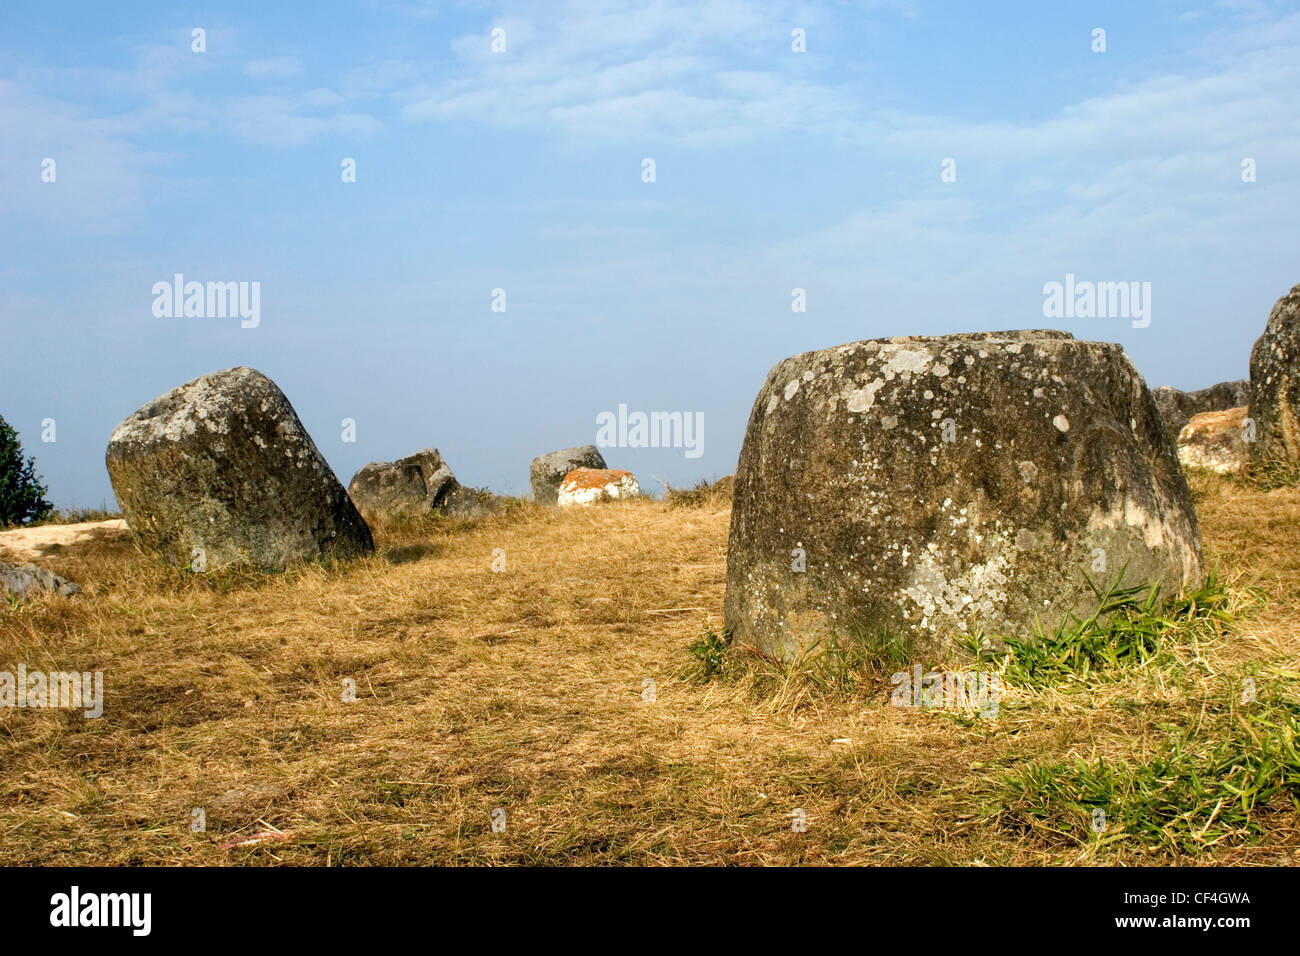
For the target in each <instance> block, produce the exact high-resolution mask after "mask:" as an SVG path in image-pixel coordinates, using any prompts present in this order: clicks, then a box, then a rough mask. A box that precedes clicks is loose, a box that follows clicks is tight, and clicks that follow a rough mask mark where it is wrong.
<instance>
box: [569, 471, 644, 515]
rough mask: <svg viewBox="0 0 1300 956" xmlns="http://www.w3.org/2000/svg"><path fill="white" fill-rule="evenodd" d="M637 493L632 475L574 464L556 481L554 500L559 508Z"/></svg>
mask: <svg viewBox="0 0 1300 956" xmlns="http://www.w3.org/2000/svg"><path fill="white" fill-rule="evenodd" d="M640 493H641V487H640V485H638V484H637V481H636V476H635V475H633V474H632V473H631V472H630V471H619V470H618V469H616V468H575V469H573V470H572V471H571V472H569V473H568V474H567V475H565V476H564V480H563V481H562V482H560V492H559V496H558V500H557V504H559V506H560V507H561V508H568V507H572V506H574V505H593V504H595V503H596V502H598V501H610V500H612V499H615V498H634V497H636V496H637V495H639V494H640Z"/></svg>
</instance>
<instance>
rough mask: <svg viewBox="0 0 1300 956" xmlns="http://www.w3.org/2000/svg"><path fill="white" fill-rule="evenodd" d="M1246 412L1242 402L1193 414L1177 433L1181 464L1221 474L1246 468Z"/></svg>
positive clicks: (1248, 450)
mask: <svg viewBox="0 0 1300 956" xmlns="http://www.w3.org/2000/svg"><path fill="white" fill-rule="evenodd" d="M1247 412H1248V409H1247V408H1246V407H1245V406H1244V405H1243V406H1241V407H1240V408H1229V409H1227V410H1226V411H1222V412H1201V414H1199V415H1193V416H1192V418H1191V420H1190V421H1189V422H1188V423H1187V424H1186V425H1184V426H1183V430H1182V431H1181V432H1179V433H1178V460H1179V461H1180V462H1182V464H1183V467H1184V468H1203V469H1206V470H1208V471H1215V472H1219V473H1220V474H1226V473H1228V472H1234V471H1240V470H1241V469H1242V468H1243V467H1245V465H1246V464H1247V462H1248V461H1249V458H1250V446H1249V443H1248V442H1247V440H1246V438H1247V434H1248V422H1247Z"/></svg>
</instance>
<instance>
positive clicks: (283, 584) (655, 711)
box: [0, 478, 1300, 865]
mask: <svg viewBox="0 0 1300 956" xmlns="http://www.w3.org/2000/svg"><path fill="white" fill-rule="evenodd" d="M1196 485H1197V495H1198V506H1199V510H1200V514H1201V522H1202V530H1203V533H1204V536H1205V541H1206V551H1207V554H1208V555H1209V556H1210V557H1211V558H1212V559H1213V558H1217V559H1218V560H1219V561H1220V562H1221V568H1222V569H1223V570H1224V571H1226V572H1229V573H1231V574H1236V575H1241V576H1243V578H1242V579H1243V580H1246V579H1251V580H1257V581H1258V583H1259V585H1260V586H1261V587H1262V588H1263V589H1264V591H1265V592H1266V594H1267V596H1268V603H1267V604H1266V605H1265V607H1264V609H1263V611H1262V612H1261V615H1260V616H1259V618H1258V619H1256V620H1254V621H1252V622H1250V623H1249V624H1248V625H1247V626H1245V627H1244V628H1243V629H1242V631H1241V633H1239V634H1236V635H1234V636H1233V637H1232V639H1231V640H1228V641H1224V642H1221V643H1220V644H1219V645H1217V646H1214V647H1202V648H1200V649H1199V653H1200V655H1201V657H1202V658H1203V659H1204V663H1205V666H1206V668H1208V670H1209V671H1212V672H1213V673H1216V674H1218V673H1230V672H1232V671H1233V669H1234V668H1238V667H1240V666H1242V665H1243V664H1244V663H1247V662H1258V663H1262V664H1265V665H1267V666H1269V667H1274V668H1282V669H1288V668H1289V669H1290V671H1292V672H1294V671H1296V670H1297V669H1300V639H1298V638H1297V623H1298V622H1300V588H1298V587H1297V585H1298V584H1300V491H1297V490H1296V489H1282V490H1277V491H1273V492H1269V493H1264V492H1259V491H1252V490H1248V489H1244V488H1242V487H1239V486H1237V485H1234V484H1232V483H1230V482H1228V481H1225V480H1221V479H1213V478H1201V479H1197V482H1196ZM728 520H729V513H728V511H727V509H726V507H725V505H719V504H718V503H717V502H716V501H713V500H706V501H705V503H704V504H703V505H702V506H695V507H689V506H688V507H675V508H669V507H667V506H666V505H665V504H664V503H662V502H656V501H648V500H633V501H626V502H616V503H611V504H606V505H602V506H598V507H594V508H590V509H569V510H564V511H560V510H554V509H552V510H543V509H537V508H533V507H525V508H522V509H519V510H516V511H514V512H512V513H511V514H508V515H504V516H498V517H494V518H490V519H487V520H486V521H484V522H483V523H481V524H479V525H477V526H470V525H464V524H455V523H449V522H437V521H431V522H427V523H423V524H421V523H408V524H405V525H401V526H396V527H392V528H387V529H384V528H381V529H377V534H376V538H377V541H378V543H379V545H380V551H379V553H377V554H376V555H375V556H373V557H371V558H368V559H366V560H363V561H358V562H355V563H353V564H350V565H340V566H335V567H328V568H326V567H319V566H306V567H303V568H300V569H296V570H294V571H291V572H289V573H287V574H284V575H277V576H269V577H263V576H258V575H254V574H243V573H229V574H222V575H210V576H206V577H201V576H194V575H189V574H187V573H185V572H182V571H178V570H174V569H168V568H164V567H162V566H160V565H158V564H156V563H154V562H153V561H151V560H150V559H148V558H146V557H144V556H142V555H139V554H137V553H136V552H135V551H133V550H132V549H131V547H130V545H129V544H128V543H126V542H123V541H113V540H98V541H93V542H89V543H86V544H84V545H80V546H77V547H69V548H65V549H63V550H61V551H59V552H57V553H56V554H54V555H53V556H51V557H49V558H47V559H45V560H44V562H43V563H45V564H46V565H47V566H48V567H50V568H51V569H52V570H54V571H56V572H58V573H60V574H63V575H65V576H66V577H70V578H72V579H73V580H76V581H78V582H80V583H81V584H82V585H83V586H84V587H85V589H86V593H85V594H84V595H82V596H81V597H79V598H75V599H70V600H69V599H59V598H41V599H38V600H35V601H32V602H29V603H26V604H22V605H17V606H13V605H5V604H0V669H10V670H13V669H15V668H16V666H17V664H18V663H19V662H22V663H24V664H25V665H26V666H27V667H28V668H29V669H44V670H74V669H75V670H102V671H103V672H104V675H105V690H106V698H107V701H106V704H105V709H104V716H103V717H102V718H101V719H98V720H87V719H85V718H84V717H83V716H81V714H80V713H70V712H65V711H48V710H47V711H38V710H12V709H7V710H3V711H0V863H3V864H33V863H51V864H53V863H59V864H158V865H171V864H203V865H224V864H236V865H246V864H276V863H286V864H320V865H325V864H329V865H338V864H466V863H472V864H486V863H510V864H529V863H541V864H570V863H572V864H609V863H632V864H649V865H655V864H967V865H969V864H975V865H978V864H1070V863H1076V862H1083V863H1103V864H1111V863H1133V862H1156V863H1235V864H1241V863H1265V864H1268V863H1273V864H1276V863H1295V862H1300V856H1297V854H1298V853H1300V835H1298V832H1297V820H1296V815H1295V813H1294V811H1293V810H1291V809H1289V808H1282V809H1280V810H1278V811H1277V812H1274V813H1270V814H1268V817H1267V820H1265V821H1264V822H1262V823H1261V827H1260V832H1259V833H1258V834H1257V836H1256V837H1255V838H1253V839H1250V840H1246V841H1239V842H1237V843H1234V844H1232V845H1219V846H1216V847H1213V848H1212V849H1210V850H1208V851H1206V852H1204V853H1200V854H1196V855H1192V856H1175V855H1171V851H1168V850H1160V851H1153V850H1149V849H1146V848H1142V847H1132V846H1117V847H1111V848H1107V847H1098V846H1096V845H1087V846H1080V845H1079V844H1078V843H1077V842H1073V841H1070V840H1065V839H1058V838H1054V837H1053V835H1052V834H1051V833H1050V832H1047V833H1045V832H1044V831H1043V830H1042V829H1041V828H1033V827H1028V826H1026V825H1024V823H1023V821H1020V820H1017V819H1015V818H1014V816H1013V815H1009V814H1007V813H1004V812H1002V810H1001V808H1000V807H999V806H997V805H996V804H991V803H990V799H991V798H990V793H993V792H995V791H993V790H991V789H990V783H991V781H993V780H995V779H996V778H997V777H998V776H999V775H1000V774H1005V773H1006V772H1008V771H1010V770H1013V769H1015V768H1016V767H1019V766H1022V765H1024V764H1025V763H1026V762H1029V761H1035V760H1041V759H1072V758H1074V757H1090V756H1095V755H1097V754H1105V755H1107V756H1108V757H1124V756H1127V757H1128V758H1130V759H1141V757H1142V756H1143V754H1145V753H1147V752H1149V749H1150V748H1152V747H1153V746H1155V741H1156V740H1157V739H1158V738H1159V737H1160V731H1159V728H1161V727H1163V726H1166V725H1168V724H1170V723H1175V724H1176V723H1178V722H1180V721H1188V720H1192V719H1194V717H1195V709H1196V706H1197V705H1196V704H1195V702H1194V700H1193V699H1192V698H1191V697H1190V696H1189V695H1188V694H1187V693H1186V691H1185V688H1181V687H1176V686H1172V685H1169V684H1167V683H1165V682H1163V680H1162V676H1161V675H1160V674H1158V673H1152V672H1149V671H1147V670H1143V671H1139V672H1135V673H1134V674H1133V675H1132V676H1131V677H1127V678H1125V679H1124V680H1122V681H1119V682H1116V683H1113V684H1106V685H1104V686H1102V687H1099V688H1093V689H1085V690H1082V691H1074V692H1070V693H1065V692H1062V693H1056V692H1037V693H1033V694H1030V693H1027V692H1026V693H1021V694H1019V695H1018V699H1016V701H1015V705H1014V706H1009V707H1006V708H1005V709H1004V711H1003V713H1002V715H1000V717H999V718H998V719H997V720H993V721H984V720H964V719H959V718H956V717H954V715H951V714H944V713H941V712H927V711H923V710H915V709H902V708H894V707H891V706H889V688H888V686H887V684H886V683H884V682H880V681H878V682H875V683H873V684H870V685H868V686H864V687H862V688H860V690H859V692H857V693H854V694H827V693H819V692H817V690H816V688H810V687H808V686H806V682H801V678H800V677H799V675H797V674H796V675H793V676H791V677H790V678H789V679H787V680H784V681H781V680H775V679H772V678H770V677H765V676H764V675H763V668H762V667H761V666H760V665H761V662H758V663H757V664H755V666H754V667H752V668H750V670H749V671H744V670H743V667H742V665H743V664H744V662H743V661H738V662H737V663H736V667H737V668H739V669H742V673H741V675H740V676H739V677H735V676H733V677H731V678H729V679H727V680H724V681H712V682H708V683H703V682H700V681H698V680H697V679H695V678H694V677H693V676H692V675H691V669H690V667H691V662H692V658H691V657H690V655H689V654H688V651H687V648H688V646H689V645H690V644H691V642H692V641H694V640H696V639H698V638H699V637H700V635H701V634H702V633H703V632H704V630H705V628H706V627H712V628H714V629H715V630H721V627H722V623H723V622H722V605H723V594H724V583H725V571H726V566H725V562H726V537H727V526H728ZM497 549H502V551H503V552H504V560H505V570H504V571H503V572H500V573H498V572H494V571H493V561H494V557H495V558H497V559H498V560H499V558H500V557H501V552H499V551H497ZM345 679H352V680H354V681H355V682H356V688H357V694H356V701H355V702H351V703H349V702H345V701H344V700H343V699H342V698H343V687H344V681H345ZM648 681H653V682H654V687H653V689H654V694H653V695H651V694H648V693H647V691H648V689H649V686H650V685H649V684H647V682H648ZM1011 693H1012V694H1013V695H1014V694H1016V692H1014V691H1013V692H1011ZM651 696H653V698H654V699H653V700H647V699H646V698H647V697H651ZM195 808H201V809H202V810H203V811H204V813H205V814H206V831H205V832H192V831H191V813H192V811H193V810H194V809H195ZM497 808H501V809H503V810H504V811H505V830H504V832H494V831H493V828H492V814H493V811H494V810H496V809H497ZM796 809H800V810H803V811H804V813H805V815H806V819H807V831H806V832H802V833H800V832H794V830H793V829H792V826H791V823H792V814H793V812H794V811H795V810H796ZM264 831H281V832H283V833H284V834H285V835H286V837H285V838H284V839H280V840H276V841H274V842H272V841H266V842H260V843H255V844H251V845H245V846H242V847H232V848H230V849H223V848H222V846H223V844H228V843H230V842H233V841H234V840H236V839H237V838H239V837H249V836H251V835H253V834H257V833H260V832H264Z"/></svg>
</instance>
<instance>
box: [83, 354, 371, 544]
mask: <svg viewBox="0 0 1300 956" xmlns="http://www.w3.org/2000/svg"><path fill="white" fill-rule="evenodd" d="M106 458H107V464H108V474H109V478H110V479H111V480H112V483H113V493H114V494H115V495H116V496H117V501H118V504H119V505H120V507H121V509H122V512H123V514H124V515H125V516H126V520H127V523H128V524H129V525H130V527H131V531H132V533H133V534H134V535H135V537H136V539H137V541H138V542H139V544H140V545H141V546H142V547H144V548H145V549H146V550H149V551H155V552H157V553H159V554H161V555H162V556H163V557H164V558H165V559H166V560H167V561H169V562H171V563H172V564H176V565H181V566H187V565H188V566H191V567H194V568H195V569H196V570H199V569H201V568H206V569H209V570H211V569H214V568H220V567H223V566H225V565H230V564H237V563H248V564H252V565H254V566H256V567H258V568H262V569H264V570H281V569H283V568H284V567H285V566H286V565H288V564H290V563H292V562H295V561H299V560H311V559H315V558H319V557H323V556H326V555H332V556H336V557H349V556H353V555H358V554H365V553H368V552H370V551H372V550H373V549H374V544H373V542H372V540H371V537H370V529H369V528H368V527H367V526H366V523H365V522H364V521H363V520H362V518H361V515H360V514H358V513H357V509H356V508H355V507H353V504H352V501H351V500H350V499H349V498H348V496H347V493H346V492H345V491H344V490H343V487H342V486H341V485H340V484H339V482H338V479H337V478H335V477H334V472H333V471H331V470H330V467H329V465H328V464H326V462H325V459H324V458H322V457H321V454H320V452H319V451H318V450H317V449H316V445H315V443H314V442H313V441H312V440H311V436H310V435H308V434H307V431H306V429H304V428H303V426H302V422H300V421H299V420H298V415H297V413H296V412H295V411H294V410H293V406H292V405H290V404H289V400H288V399H287V398H285V396H284V393H283V392H281V391H280V389H279V388H277V387H276V385H275V383H274V382H272V381H271V380H270V379H269V378H267V377H266V376H265V375H263V374H262V373H261V372H258V371H255V370H254V369H251V368H232V369H226V370H224V371H220V372H213V373H212V374H211V375H205V376H203V377H202V378H198V379H195V380H194V381H192V382H189V383H188V384H186V385H182V386H180V387H179V388H176V389H173V390H172V391H170V392H168V393H167V394H165V395H162V396H160V397H158V398H156V399H154V400H153V401H152V402H149V403H148V404H147V405H145V406H144V407H142V408H141V409H140V410H139V411H137V412H136V413H135V414H134V415H132V416H131V417H130V418H128V419H126V421H124V422H122V424H120V425H118V426H117V428H116V429H114V431H113V436H112V439H111V440H110V441H109V445H108V452H107V456H106Z"/></svg>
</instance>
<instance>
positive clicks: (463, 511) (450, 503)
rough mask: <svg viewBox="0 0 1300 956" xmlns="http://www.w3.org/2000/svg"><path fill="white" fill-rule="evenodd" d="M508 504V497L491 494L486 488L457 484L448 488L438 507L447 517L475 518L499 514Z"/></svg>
mask: <svg viewBox="0 0 1300 956" xmlns="http://www.w3.org/2000/svg"><path fill="white" fill-rule="evenodd" d="M508 505H509V499H507V498H505V497H504V496H503V495H498V494H493V493H492V492H491V491H488V490H487V489H486V488H467V487H466V486H465V485H461V484H457V485H454V486H453V487H452V488H451V489H449V490H448V492H447V494H446V495H445V496H444V497H443V499H442V502H441V503H440V504H439V506H438V507H439V508H440V509H441V511H442V513H443V514H445V515H446V516H447V517H449V518H465V519H470V520H477V519H479V518H486V517H487V516H488V515H495V514H500V513H501V512H503V511H505V510H506V508H507V506H508Z"/></svg>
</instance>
